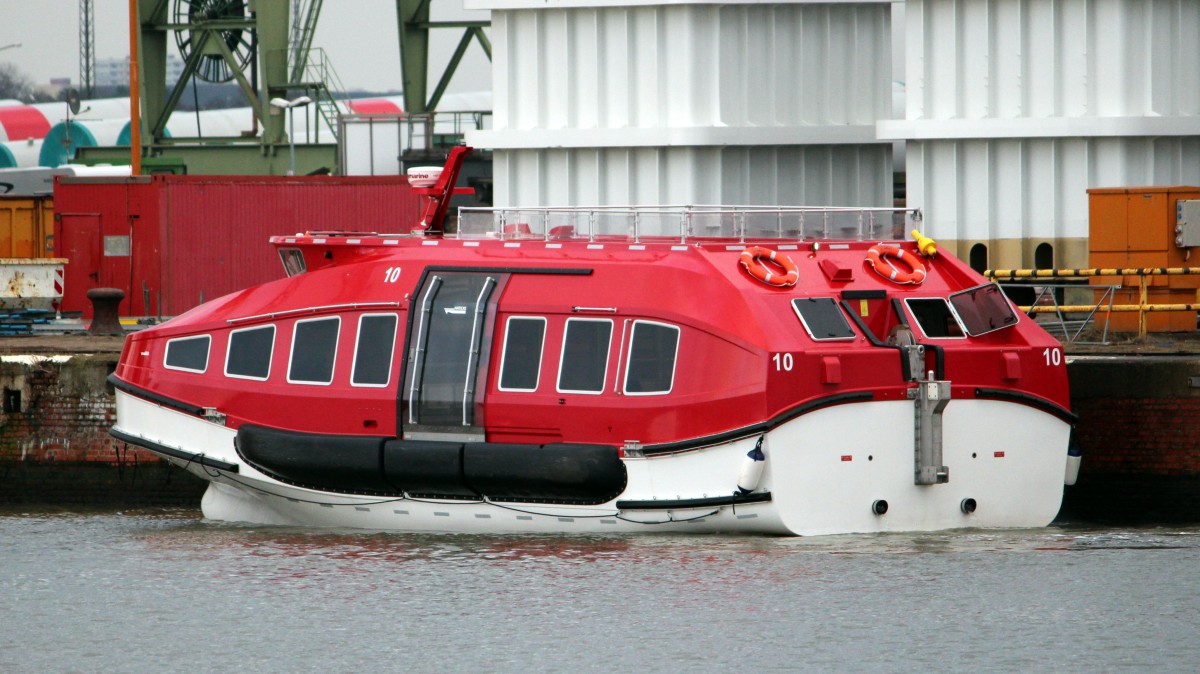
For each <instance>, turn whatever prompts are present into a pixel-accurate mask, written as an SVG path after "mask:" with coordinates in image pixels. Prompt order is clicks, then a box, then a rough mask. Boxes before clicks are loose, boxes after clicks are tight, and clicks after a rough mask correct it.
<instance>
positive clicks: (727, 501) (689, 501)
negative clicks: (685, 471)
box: [617, 491, 771, 510]
mask: <svg viewBox="0 0 1200 674" xmlns="http://www.w3.org/2000/svg"><path fill="white" fill-rule="evenodd" d="M770 501H771V492H769V491H764V492H761V493H756V494H746V495H744V496H743V495H742V494H730V495H729V496H710V497H708V498H680V499H674V500H671V501H662V500H656V501H617V508H619V509H621V510H683V509H684V508H712V507H716V506H727V505H742V504H743V503H769V502H770Z"/></svg>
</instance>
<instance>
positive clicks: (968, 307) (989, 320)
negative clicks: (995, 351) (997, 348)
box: [950, 283, 1017, 337]
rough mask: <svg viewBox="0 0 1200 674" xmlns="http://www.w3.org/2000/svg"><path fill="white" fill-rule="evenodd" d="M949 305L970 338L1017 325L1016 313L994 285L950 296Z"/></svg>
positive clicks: (981, 286) (1002, 292)
mask: <svg viewBox="0 0 1200 674" xmlns="http://www.w3.org/2000/svg"><path fill="white" fill-rule="evenodd" d="M950 304H951V305H953V306H954V311H955V312H956V313H957V314H958V317H959V318H961V319H962V322H963V325H965V326H966V328H967V333H968V334H970V335H971V336H972V337H978V336H979V335H984V334H987V333H989V332H992V331H995V330H1000V329H1001V328H1007V327H1009V326H1011V325H1016V324H1017V313H1016V312H1015V311H1013V308H1012V303H1011V302H1009V301H1008V298H1007V297H1005V296H1004V291H1002V290H1000V286H998V285H996V284H995V283H985V284H983V285H979V286H975V287H974V288H971V289H969V290H964V291H962V292H957V293H954V294H953V295H951V296H950Z"/></svg>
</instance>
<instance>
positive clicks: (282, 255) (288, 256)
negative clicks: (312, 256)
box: [279, 248, 308, 276]
mask: <svg viewBox="0 0 1200 674" xmlns="http://www.w3.org/2000/svg"><path fill="white" fill-rule="evenodd" d="M279 259H280V260H281V261H282V262H283V272H284V273H285V274H287V275H288V276H296V275H298V274H303V273H304V272H305V270H306V269H307V268H308V265H306V264H305V263H304V253H302V252H300V249H299V248H280V249H279Z"/></svg>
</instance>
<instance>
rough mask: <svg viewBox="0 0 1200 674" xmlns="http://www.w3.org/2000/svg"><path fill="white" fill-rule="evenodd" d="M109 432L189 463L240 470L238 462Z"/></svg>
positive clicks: (228, 471) (113, 431)
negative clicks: (221, 459)
mask: <svg viewBox="0 0 1200 674" xmlns="http://www.w3.org/2000/svg"><path fill="white" fill-rule="evenodd" d="M108 433H109V435H111V436H113V437H114V438H116V439H118V440H120V441H121V442H126V443H129V444H131V445H137V446H138V447H142V448H144V449H148V450H150V451H152V452H154V453H155V454H159V455H162V456H169V457H171V458H174V459H182V460H184V461H187V462H188V463H195V464H199V465H201V466H205V467H208V468H216V469H217V470H223V471H225V472H227V473H236V472H238V466H237V464H236V463H229V462H228V461H220V460H218V459H214V458H212V457H208V456H205V455H203V454H193V453H192V452H185V451H183V450H182V449H176V448H174V447H167V446H166V445H160V444H158V443H157V442H154V441H153V440H147V439H145V438H139V437H137V436H135V435H129V434H128V433H122V432H121V431H118V430H117V429H115V428H110V429H108Z"/></svg>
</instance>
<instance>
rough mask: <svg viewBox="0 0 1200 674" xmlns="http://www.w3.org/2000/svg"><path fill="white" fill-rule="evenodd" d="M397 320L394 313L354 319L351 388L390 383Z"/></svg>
mask: <svg viewBox="0 0 1200 674" xmlns="http://www.w3.org/2000/svg"><path fill="white" fill-rule="evenodd" d="M397 320H398V319H397V318H396V314H363V315H362V316H359V317H358V343H357V344H356V345H355V347H354V366H353V367H352V368H351V372H352V374H351V375H350V384H351V385H353V386H377V387H382V386H387V385H388V383H389V382H390V381H391V378H392V354H393V352H394V351H395V346H396V323H397Z"/></svg>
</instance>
